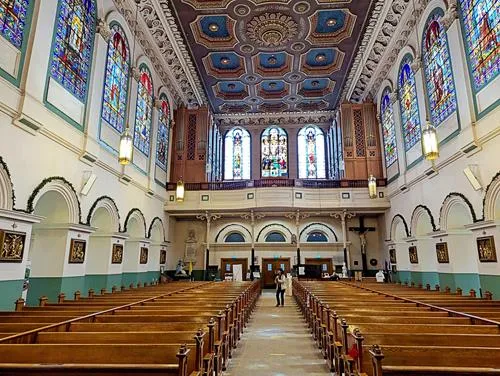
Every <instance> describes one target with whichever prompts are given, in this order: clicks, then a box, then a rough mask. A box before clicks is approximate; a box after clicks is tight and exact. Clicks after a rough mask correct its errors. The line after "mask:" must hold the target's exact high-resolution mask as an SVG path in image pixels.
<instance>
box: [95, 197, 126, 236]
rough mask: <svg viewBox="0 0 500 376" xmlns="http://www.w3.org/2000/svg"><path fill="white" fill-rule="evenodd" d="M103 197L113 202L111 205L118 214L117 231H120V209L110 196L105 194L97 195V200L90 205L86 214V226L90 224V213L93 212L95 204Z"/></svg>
mask: <svg viewBox="0 0 500 376" xmlns="http://www.w3.org/2000/svg"><path fill="white" fill-rule="evenodd" d="M105 199H108V200H109V201H111V202H112V203H113V206H114V207H115V209H116V214H117V215H118V232H120V231H121V225H120V211H119V210H118V206H117V205H116V202H115V200H113V199H112V198H111V197H109V196H106V195H104V196H101V197H99V198H98V199H97V200H95V201H94V203H93V204H92V206H91V207H90V210H89V214H88V215H87V226H90V221H91V220H92V215H93V214H94V210H95V209H96V207H97V205H98V204H99V201H102V200H105Z"/></svg>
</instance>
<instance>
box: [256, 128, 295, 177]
mask: <svg viewBox="0 0 500 376" xmlns="http://www.w3.org/2000/svg"><path fill="white" fill-rule="evenodd" d="M261 168H262V177H263V178H268V177H281V176H288V137H287V134H286V132H285V131H284V130H283V129H282V128H279V127H269V128H267V129H266V130H265V131H264V132H262V136H261Z"/></svg>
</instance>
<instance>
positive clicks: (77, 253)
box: [68, 239, 87, 264]
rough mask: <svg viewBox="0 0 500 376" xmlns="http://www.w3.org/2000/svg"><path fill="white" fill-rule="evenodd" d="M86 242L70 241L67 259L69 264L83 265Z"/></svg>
mask: <svg viewBox="0 0 500 376" xmlns="http://www.w3.org/2000/svg"><path fill="white" fill-rule="evenodd" d="M86 248H87V242H86V241H85V240H81V239H71V244H70V246H69V259H68V263H70V264H83V262H84V261H85V251H86Z"/></svg>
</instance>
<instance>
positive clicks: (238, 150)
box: [224, 127, 250, 180]
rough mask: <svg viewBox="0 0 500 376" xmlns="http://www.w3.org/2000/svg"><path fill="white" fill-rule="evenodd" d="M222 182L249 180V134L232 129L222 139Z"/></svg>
mask: <svg viewBox="0 0 500 376" xmlns="http://www.w3.org/2000/svg"><path fill="white" fill-rule="evenodd" d="M224 158H225V160H224V180H241V179H243V180H248V179H250V133H248V131H247V130H246V129H243V128H239V127H237V128H233V129H231V130H230V131H229V132H227V133H226V137H225V139H224Z"/></svg>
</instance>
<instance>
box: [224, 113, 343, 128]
mask: <svg viewBox="0 0 500 376" xmlns="http://www.w3.org/2000/svg"><path fill="white" fill-rule="evenodd" d="M214 119H215V121H216V122H217V124H218V125H219V126H221V127H225V126H227V127H229V126H231V127H233V126H236V125H240V126H267V125H287V124H306V123H311V124H316V125H318V126H330V125H331V124H332V122H333V119H335V111H317V112H281V113H274V112H265V113H253V114H243V113H242V114H216V115H214Z"/></svg>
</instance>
